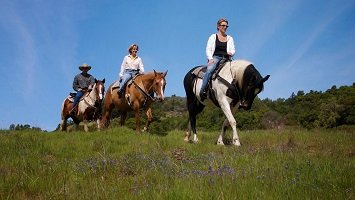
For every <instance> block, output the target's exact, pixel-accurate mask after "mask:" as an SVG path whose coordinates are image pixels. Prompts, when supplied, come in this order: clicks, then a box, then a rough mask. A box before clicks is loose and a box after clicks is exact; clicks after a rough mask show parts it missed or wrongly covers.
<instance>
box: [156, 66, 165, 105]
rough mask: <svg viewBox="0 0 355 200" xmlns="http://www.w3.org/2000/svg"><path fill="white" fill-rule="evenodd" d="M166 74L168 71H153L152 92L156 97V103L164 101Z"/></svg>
mask: <svg viewBox="0 0 355 200" xmlns="http://www.w3.org/2000/svg"><path fill="white" fill-rule="evenodd" d="M167 73H168V71H166V72H164V73H160V72H156V71H155V70H154V83H153V91H154V93H155V94H156V95H157V100H158V101H164V91H165V85H166V80H165V76H166V75H167Z"/></svg>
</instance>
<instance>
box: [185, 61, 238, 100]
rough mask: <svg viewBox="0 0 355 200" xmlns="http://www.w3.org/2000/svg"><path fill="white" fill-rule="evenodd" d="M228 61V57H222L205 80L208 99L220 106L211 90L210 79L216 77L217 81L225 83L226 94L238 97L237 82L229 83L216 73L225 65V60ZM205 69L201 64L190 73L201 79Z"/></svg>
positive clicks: (234, 97)
mask: <svg viewBox="0 0 355 200" xmlns="http://www.w3.org/2000/svg"><path fill="white" fill-rule="evenodd" d="M227 61H229V59H222V60H221V61H220V63H219V64H218V65H217V67H216V69H215V70H214V71H213V72H212V76H211V78H210V80H208V82H207V86H206V90H207V93H208V95H209V97H210V99H211V100H212V102H213V103H214V104H215V105H216V106H217V107H220V105H219V103H218V101H217V98H216V95H215V93H214V92H213V90H212V84H211V83H212V80H215V79H217V78H218V80H219V81H221V82H222V83H223V84H224V85H226V86H227V87H228V90H227V93H226V95H227V96H228V97H230V98H232V99H239V91H238V88H237V86H236V84H237V83H235V82H234V81H233V83H229V82H228V81H226V80H225V79H223V78H222V77H220V76H219V75H218V73H219V72H220V71H221V69H223V67H224V66H225V64H226V62H227ZM206 70H207V66H206V65H201V66H198V67H196V68H195V70H193V71H192V72H191V73H192V74H193V75H194V76H196V77H197V78H199V79H203V77H204V74H205V72H206ZM233 103H234V101H233V102H232V104H233Z"/></svg>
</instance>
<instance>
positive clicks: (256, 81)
mask: <svg viewBox="0 0 355 200" xmlns="http://www.w3.org/2000/svg"><path fill="white" fill-rule="evenodd" d="M205 70H206V67H204V66H198V67H195V68H193V69H191V70H190V71H189V72H188V73H187V74H186V76H185V78H184V87H185V92H186V97H187V102H186V103H187V109H188V112H189V121H188V123H189V124H188V130H187V132H186V137H185V139H184V140H185V141H190V136H191V130H192V132H193V134H194V136H193V140H192V141H193V142H198V138H197V133H196V116H197V114H199V113H200V112H202V110H203V108H204V107H205V105H204V104H203V102H201V98H200V96H199V93H200V88H201V85H202V77H203V72H202V71H205ZM269 77H270V75H267V76H265V77H262V76H261V75H260V73H259V72H258V70H257V69H256V68H255V67H254V65H253V64H252V63H251V62H249V61H246V60H233V61H229V62H226V63H225V65H224V66H223V68H221V69H219V70H217V72H216V73H215V74H214V75H213V76H212V80H211V81H210V82H209V86H208V92H207V93H208V99H209V100H212V102H213V103H214V104H215V105H216V106H218V107H220V108H221V109H222V111H223V113H224V115H225V116H226V119H225V120H224V122H223V125H222V130H221V133H220V135H219V138H218V140H217V144H218V145H224V143H223V137H224V134H225V132H226V129H227V127H228V126H231V127H232V129H233V138H232V139H233V144H234V145H236V146H240V141H239V136H238V133H237V128H236V124H237V123H236V120H235V118H234V116H233V113H234V112H235V111H236V109H237V108H243V109H245V110H249V109H250V108H251V106H252V104H253V101H254V98H255V97H256V96H257V95H258V94H259V93H260V92H261V91H262V90H263V88H264V82H265V81H267V80H268V79H269Z"/></svg>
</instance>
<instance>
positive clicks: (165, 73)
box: [163, 70, 168, 78]
mask: <svg viewBox="0 0 355 200" xmlns="http://www.w3.org/2000/svg"><path fill="white" fill-rule="evenodd" d="M167 74H168V70H166V72H164V74H163V76H164V78H165V76H166V75H167Z"/></svg>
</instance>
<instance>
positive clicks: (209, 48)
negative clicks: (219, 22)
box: [206, 34, 235, 60]
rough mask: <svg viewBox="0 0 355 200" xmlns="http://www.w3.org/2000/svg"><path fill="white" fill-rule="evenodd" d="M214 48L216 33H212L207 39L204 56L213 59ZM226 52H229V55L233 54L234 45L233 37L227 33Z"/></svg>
mask: <svg viewBox="0 0 355 200" xmlns="http://www.w3.org/2000/svg"><path fill="white" fill-rule="evenodd" d="M215 49H216V34H212V35H211V36H210V37H209V38H208V41H207V46H206V56H207V59H209V60H210V59H213V53H214V51H215ZM227 53H230V54H231V56H233V55H234V54H235V46H234V40H233V37H232V36H230V35H227Z"/></svg>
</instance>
